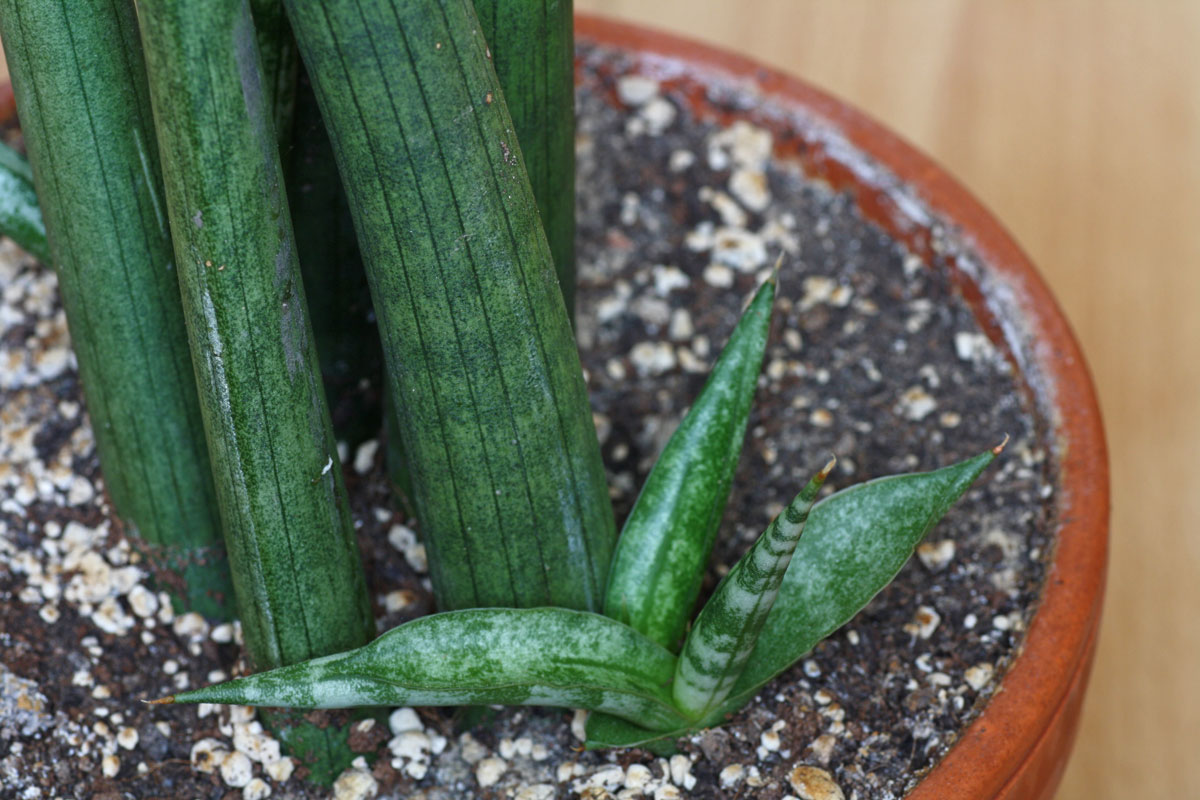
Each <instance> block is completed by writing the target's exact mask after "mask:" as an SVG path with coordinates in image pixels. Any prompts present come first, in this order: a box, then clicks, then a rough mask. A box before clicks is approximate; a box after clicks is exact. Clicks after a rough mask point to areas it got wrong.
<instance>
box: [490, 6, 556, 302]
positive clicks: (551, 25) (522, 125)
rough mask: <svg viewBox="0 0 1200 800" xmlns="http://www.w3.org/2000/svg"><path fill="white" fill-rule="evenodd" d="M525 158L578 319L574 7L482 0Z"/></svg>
mask: <svg viewBox="0 0 1200 800" xmlns="http://www.w3.org/2000/svg"><path fill="white" fill-rule="evenodd" d="M475 12H476V13H477V14H478V15H479V22H480V24H481V25H482V26H483V35H484V38H485V39H486V40H487V43H488V48H489V51H490V53H491V56H492V63H493V64H494V65H495V67H496V75H497V76H498V77H499V78H500V87H501V89H503V91H504V101H505V103H506V104H507V105H508V111H509V113H510V114H511V115H512V121H513V127H514V128H515V129H516V131H517V139H518V141H520V143H521V154H522V155H523V156H524V157H525V169H526V170H527V171H528V172H529V182H530V184H531V185H532V186H533V197H534V199H535V200H536V201H537V207H538V212H539V213H540V214H541V216H542V226H543V227H544V228H545V230H546V238H547V240H549V243H550V254H551V255H552V256H553V257H554V267H555V271H556V272H557V274H558V284H559V287H560V288H561V289H562V294H563V301H564V302H565V303H566V306H567V313H568V314H569V315H571V317H572V318H574V314H575V30H574V27H575V26H574V21H575V20H574V16H573V14H572V2H571V0H475Z"/></svg>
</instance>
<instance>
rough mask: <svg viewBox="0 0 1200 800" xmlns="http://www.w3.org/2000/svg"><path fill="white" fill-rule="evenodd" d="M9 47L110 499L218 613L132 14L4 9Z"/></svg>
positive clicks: (207, 502)
mask: <svg viewBox="0 0 1200 800" xmlns="http://www.w3.org/2000/svg"><path fill="white" fill-rule="evenodd" d="M0 37H2V39H3V42H4V50H5V54H6V55H7V57H8V66H9V69H10V71H11V73H12V79H13V87H14V90H15V93H16V98H17V107H18V110H19V112H20V118H21V124H22V128H23V131H24V134H25V142H26V144H27V146H28V149H29V156H30V161H31V163H32V165H33V172H34V178H35V180H36V184H37V189H38V196H39V197H40V199H41V201H42V210H43V213H44V214H45V221H46V227H47V228H48V231H49V237H50V249H51V253H52V255H53V261H54V264H55V267H56V269H57V271H58V281H59V289H60V292H61V294H62V300H63V306H64V308H65V309H66V313H67V324H68V326H69V327H70V331H71V339H72V342H73V343H74V346H75V354H76V356H77V359H78V362H79V372H80V376H81V378H82V381H83V388H84V394H85V397H86V400H87V407H88V413H89V415H90V417H91V421H92V427H93V429H94V431H95V436H96V449H97V451H98V453H99V455H100V463H101V466H102V468H103V472H104V481H105V485H106V487H107V489H108V493H109V495H110V496H111V498H112V502H113V506H114V508H115V509H116V512H117V514H118V516H120V517H121V519H122V520H124V521H125V523H126V525H127V529H129V530H131V531H132V532H133V533H136V534H137V535H138V536H140V537H143V539H144V540H145V541H146V542H147V543H149V544H150V547H149V548H148V550H149V552H148V555H149V556H150V557H151V560H152V562H162V563H165V565H166V566H168V567H170V568H172V569H174V570H176V571H178V572H179V573H181V574H182V576H183V579H184V582H185V583H186V589H184V590H183V591H182V592H180V595H181V596H182V599H183V601H184V603H185V604H186V605H188V606H189V607H191V608H194V609H196V610H199V611H201V612H203V613H205V614H209V615H215V616H222V615H224V614H225V613H226V612H225V611H224V606H223V604H224V600H225V599H227V598H228V595H230V594H231V591H230V588H229V579H228V570H227V568H226V566H225V563H224V553H223V548H222V546H221V543H220V542H221V534H220V527H219V523H218V520H217V515H216V503H215V496H214V492H213V486H212V478H211V473H210V470H209V459H208V453H207V451H206V448H205V444H204V432H203V429H202V427H201V424H200V414H199V407H198V404H197V399H196V386H195V378H194V377H193V371H192V363H191V357H190V356H189V353H188V345H187V334H186V332H185V329H184V322H183V313H182V310H181V308H180V302H179V287H178V282H177V280H176V276H175V264H174V257H173V253H172V249H171V239H170V234H169V232H168V229H167V220H166V212H165V210H164V209H163V206H162V179H161V177H160V172H159V161H158V151H157V150H156V148H155V146H154V125H153V122H152V119H151V113H150V100H149V97H148V94H147V87H146V78H145V74H144V66H143V60H142V49H141V44H140V43H139V42H138V39H137V21H136V19H135V16H134V10H133V5H132V4H131V3H129V2H126V1H125V0H116V2H111V3H103V4H99V5H97V6H95V7H89V8H88V9H87V11H86V13H81V11H80V8H79V7H78V5H77V4H75V3H70V2H67V1H66V0H3V1H2V2H0ZM170 588H172V589H179V587H178V586H175V585H174V583H172V584H171V586H170Z"/></svg>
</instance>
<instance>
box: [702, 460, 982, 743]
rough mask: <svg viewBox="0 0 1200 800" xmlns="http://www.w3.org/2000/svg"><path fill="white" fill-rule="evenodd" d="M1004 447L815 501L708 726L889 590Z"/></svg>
mask: <svg viewBox="0 0 1200 800" xmlns="http://www.w3.org/2000/svg"><path fill="white" fill-rule="evenodd" d="M1002 447H1003V445H1001V446H1000V447H996V448H995V449H993V450H988V451H986V452H984V453H981V454H979V455H977V456H975V457H974V458H970V459H967V460H965V461H960V462H959V463H957V464H953V465H951V466H949V467H944V468H942V469H939V470H934V471H933V472H917V473H909V474H905V475H893V476H890V477H886V478H877V479H876V480H873V481H867V482H866V483H860V484H858V485H857V486H852V487H851V488H849V489H845V490H843V491H840V492H838V493H837V494H833V495H830V496H829V497H827V498H825V499H824V500H822V501H821V502H820V503H817V505H815V506H814V507H813V510H812V513H811V514H809V517H808V526H807V528H806V530H805V534H804V537H803V538H802V539H801V540H800V543H799V545H797V547H796V552H795V554H794V555H793V556H792V563H791V566H789V567H788V571H787V574H786V575H785V576H784V578H783V585H782V586H781V587H780V589H779V595H778V597H777V598H776V599H775V606H774V608H772V610H771V613H770V614H769V615H768V616H767V621H766V623H765V624H764V625H763V629H762V632H761V633H760V634H759V637H758V645H757V646H756V647H755V648H754V652H752V653H751V654H750V659H749V661H747V663H746V668H745V671H743V672H742V675H741V677H740V678H739V679H738V682H737V684H736V685H735V686H734V688H733V691H732V693H731V695H730V699H729V701H728V702H727V703H725V705H724V707H723V708H722V709H720V710H719V712H718V714H716V715H715V716H716V720H714V719H713V718H712V717H710V719H709V720H708V721H709V722H710V724H711V723H712V722H714V721H719V720H720V719H721V718H722V717H723V716H724V714H725V713H728V712H730V711H735V710H737V709H738V708H741V706H742V705H744V704H745V703H746V701H747V700H749V699H750V698H751V697H752V696H753V695H754V693H755V692H756V691H758V688H759V687H760V686H762V685H763V684H764V683H766V682H767V681H769V680H771V678H774V677H775V676H776V675H778V674H779V673H780V672H782V671H783V670H785V669H787V668H788V667H790V666H791V665H792V664H794V663H795V662H796V661H797V660H798V659H799V658H800V657H801V656H803V655H804V654H805V653H807V652H808V651H809V650H811V649H812V648H813V647H814V646H815V645H816V644H817V642H819V641H821V640H822V639H824V638H825V637H826V636H828V635H829V634H831V633H833V632H834V631H835V630H837V629H838V628H840V627H841V626H842V625H844V624H846V623H847V622H849V621H850V619H851V618H852V617H853V616H854V615H855V614H857V613H858V612H859V610H860V609H862V607H863V606H865V605H866V604H867V603H869V602H870V601H871V598H873V597H874V596H875V595H876V594H878V593H879V592H880V591H881V590H882V589H883V588H884V587H885V586H887V585H888V583H890V582H891V580H892V578H894V577H895V576H896V573H898V572H899V571H900V568H901V567H903V566H904V564H905V562H906V561H908V559H909V557H910V556H912V554H913V550H914V549H915V548H916V546H917V544H918V543H920V541H921V539H923V538H924V537H925V534H926V533H928V532H929V529H930V528H932V527H933V526H934V524H935V523H936V522H937V521H938V520H939V519H941V518H942V516H943V515H944V514H945V513H946V511H947V510H948V509H949V508H950V506H951V505H953V504H954V502H955V501H956V500H958V498H960V497H962V495H963V493H964V492H966V490H967V489H968V488H969V487H970V485H971V484H972V483H973V482H974V481H975V479H976V478H977V477H979V474H980V473H981V472H983V470H984V469H985V468H986V467H987V466H988V465H989V464H991V463H992V461H993V459H995V457H996V456H997V455H999V453H1000V450H1001V449H1002Z"/></svg>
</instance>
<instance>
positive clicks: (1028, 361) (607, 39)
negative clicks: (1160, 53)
mask: <svg viewBox="0 0 1200 800" xmlns="http://www.w3.org/2000/svg"><path fill="white" fill-rule="evenodd" d="M576 34H577V36H579V37H580V38H583V39H588V40H591V41H594V42H596V43H597V44H600V45H605V46H609V47H614V48H619V49H622V50H625V51H626V52H628V53H629V54H630V55H631V56H632V57H633V58H634V59H635V61H636V65H637V69H638V71H640V72H643V73H645V74H649V75H653V76H656V77H660V78H663V79H664V80H668V81H669V80H671V79H673V78H678V77H682V76H686V77H687V78H688V79H690V80H692V81H696V82H701V83H705V84H715V85H722V86H736V87H738V88H739V89H742V90H748V91H750V92H752V93H754V94H756V95H758V96H759V97H761V99H762V101H763V104H764V105H767V104H769V105H771V106H772V107H774V108H775V109H782V110H783V111H784V112H786V113H788V114H790V115H794V118H793V119H790V120H788V121H786V122H790V123H791V124H793V125H798V126H799V127H800V128H801V129H802V130H801V131H800V133H801V136H802V138H804V139H806V140H808V141H807V142H806V146H812V150H813V151H814V152H809V153H808V154H807V155H806V156H804V157H803V158H802V159H801V160H802V161H803V162H804V166H805V168H806V169H809V170H812V168H813V167H814V166H815V167H816V170H817V172H818V173H819V174H821V177H832V178H833V180H832V182H833V183H834V184H835V185H838V186H839V188H841V185H852V186H855V187H858V188H864V189H866V190H867V192H866V194H872V195H873V196H874V200H873V201H872V204H873V207H872V208H870V209H864V211H866V212H867V213H868V215H869V216H871V217H872V218H873V219H874V221H876V222H879V223H881V224H882V225H883V226H884V227H885V228H886V229H888V230H889V231H890V232H892V233H894V234H896V235H899V236H900V237H901V238H902V239H904V240H905V241H906V242H907V243H909V244H910V245H915V246H916V247H917V249H918V250H919V249H921V247H922V242H921V241H920V240H919V237H918V238H917V239H914V238H913V234H914V230H913V228H914V225H915V226H916V227H920V226H922V225H923V226H924V227H925V228H926V229H927V228H928V227H929V225H931V224H934V223H937V224H942V225H946V226H948V227H949V228H951V229H954V230H957V231H958V232H959V235H960V237H961V239H962V241H963V242H964V243H965V245H966V253H965V256H966V257H967V260H968V262H969V263H966V264H964V263H959V265H958V266H959V268H960V270H962V269H964V267H965V268H967V269H966V271H969V272H971V273H972V274H970V275H969V276H968V277H967V281H968V283H969V284H970V285H971V286H974V287H975V289H977V290H978V291H979V295H978V297H976V298H974V299H975V300H976V301H977V302H975V303H973V305H975V306H976V312H977V315H978V316H980V318H981V322H983V324H984V327H985V328H991V330H990V331H989V332H990V333H992V334H993V335H994V336H996V335H998V336H1000V337H1001V338H1002V339H1003V340H1004V343H1005V344H1007V345H1008V346H1009V347H1010V349H1011V352H1012V354H1013V355H1014V356H1015V357H1016V361H1017V364H1018V366H1019V367H1020V368H1021V370H1022V372H1023V373H1024V374H1025V376H1026V380H1027V381H1028V383H1029V386H1030V387H1031V390H1032V394H1033V399H1034V402H1035V404H1036V405H1037V406H1038V407H1039V410H1040V412H1041V413H1042V415H1043V416H1044V417H1045V419H1046V423H1047V426H1048V428H1049V430H1048V431H1046V435H1045V437H1044V438H1045V439H1046V440H1047V441H1048V442H1049V443H1050V445H1051V447H1052V449H1053V450H1054V453H1055V457H1056V459H1057V464H1058V474H1057V490H1058V498H1059V506H1058V520H1057V526H1058V527H1057V531H1056V535H1057V539H1056V547H1055V552H1054V556H1053V560H1052V562H1051V563H1050V565H1049V567H1048V569H1047V574H1046V577H1045V585H1044V588H1043V594H1042V598H1041V602H1040V605H1039V606H1038V609H1037V612H1036V613H1035V615H1034V617H1033V621H1032V623H1031V625H1030V627H1029V630H1028V632H1027V635H1026V638H1025V642H1024V644H1023V645H1022V647H1021V650H1020V655H1019V657H1018V658H1016V659H1015V660H1014V662H1013V665H1012V667H1011V668H1010V669H1009V671H1008V672H1007V673H1006V674H1005V675H1004V677H1003V679H1002V682H1001V685H1000V687H999V689H998V690H997V691H996V693H995V694H994V695H993V696H992V698H991V700H990V701H989V702H988V704H987V706H986V707H985V708H984V711H983V713H982V714H981V715H980V716H979V717H978V718H976V719H975V721H974V722H972V723H971V725H969V726H968V727H967V729H966V730H965V731H964V732H963V733H962V735H961V736H960V738H959V740H958V742H957V743H956V744H955V745H954V746H953V747H951V748H950V750H949V752H948V753H947V754H946V756H945V757H944V758H943V759H942V760H941V761H940V762H939V763H938V764H937V765H936V766H935V767H934V768H933V769H931V770H930V771H929V773H927V774H926V775H925V776H924V777H923V778H922V780H921V782H920V784H919V785H918V786H917V787H916V788H914V789H913V790H912V791H911V792H910V793H909V794H908V798H909V800H935V798H945V797H972V798H974V797H979V798H986V797H995V796H997V795H1001V794H1003V793H1005V792H1006V791H1008V790H1010V789H1011V788H1012V787H1013V785H1014V784H1015V783H1016V782H1017V780H1018V778H1020V777H1021V775H1022V774H1023V773H1024V772H1026V771H1033V770H1036V769H1037V768H1036V766H1032V765H1031V762H1033V761H1035V760H1036V758H1035V757H1036V756H1037V755H1038V754H1039V748H1040V747H1041V746H1042V745H1043V744H1044V741H1043V740H1044V739H1047V738H1049V736H1050V732H1051V731H1052V730H1053V728H1054V727H1055V725H1056V723H1057V722H1058V718H1059V716H1060V715H1061V714H1062V713H1063V709H1064V707H1065V705H1066V703H1067V700H1068V696H1069V695H1070V694H1072V692H1077V691H1081V687H1080V685H1079V684H1080V682H1081V681H1083V682H1085V681H1086V679H1087V671H1088V667H1089V666H1090V661H1091V656H1092V653H1093V651H1094V647H1095V638H1096V629H1097V627H1098V625H1099V618H1100V610H1101V606H1102V602H1103V595H1104V580H1105V572H1106V566H1107V559H1108V515H1109V477H1108V456H1107V448H1106V444H1105V439H1104V429H1103V426H1102V423H1101V417H1100V410H1099V406H1098V404H1097V401H1096V394H1095V390H1094V388H1093V385H1092V380H1091V376H1090V375H1089V373H1088V369H1087V365H1086V363H1085V362H1084V359H1083V354H1082V352H1081V350H1080V347H1079V344H1078V342H1077V341H1076V339H1075V337H1074V335H1073V334H1072V332H1071V329H1070V326H1069V325H1068V323H1067V321H1066V319H1065V317H1064V316H1063V314H1062V311H1061V310H1060V308H1059V307H1058V304H1057V303H1056V301H1055V300H1054V298H1053V297H1052V296H1051V294H1050V291H1049V289H1048V288H1047V287H1046V285H1045V283H1044V282H1043V280H1042V279H1041V277H1040V276H1039V275H1038V273H1037V271H1036V270H1035V268H1034V267H1033V264H1032V263H1031V262H1030V261H1029V259H1028V257H1026V255H1025V254H1024V253H1023V252H1022V251H1021V249H1020V247H1019V246H1018V245H1017V244H1016V242H1015V241H1014V240H1013V239H1012V237H1011V236H1010V235H1009V234H1008V233H1007V231H1005V230H1004V228H1003V227H1002V226H1001V225H1000V224H999V223H998V222H997V221H996V220H995V219H994V218H993V217H992V216H991V214H989V213H988V212H987V210H986V209H984V207H983V206H982V205H981V204H980V203H979V202H978V201H977V200H976V199H975V198H974V197H973V196H972V195H971V194H970V193H969V192H968V191H967V190H966V189H965V188H963V187H962V186H961V185H960V184H959V183H958V182H957V181H955V180H954V179H953V178H951V177H950V176H949V175H948V174H947V172H946V171H945V170H943V169H942V168H941V167H939V166H938V165H937V164H935V163H934V162H933V161H932V160H931V159H930V158H929V157H927V156H925V155H923V154H921V153H920V152H918V151H917V150H916V149H915V148H914V147H912V146H911V145H909V144H907V143H906V142H904V141H903V140H902V139H900V138H899V137H898V136H896V135H895V134H893V133H891V132H890V131H888V130H887V129H885V128H884V127H883V126H882V125H880V124H879V123H877V122H875V121H874V120H872V119H871V118H869V117H868V116H866V115H865V114H863V113H861V112H860V111H858V110H856V109H854V108H852V107H850V106H849V105H847V104H845V103H843V102H842V101H840V100H838V99H836V98H834V97H832V96H830V95H828V94H826V93H824V92H822V91H820V90H818V89H815V88H813V87H812V86H810V85H808V84H806V83H804V82H803V81H800V80H798V79H795V78H791V77H789V76H786V75H783V74H780V73H779V72H778V71H776V70H773V69H771V68H768V67H765V66H763V65H762V64H759V63H757V62H755V61H753V60H751V59H748V58H745V57H742V56H739V55H736V54H732V53H728V52H724V51H721V50H719V49H716V48H714V47H710V46H707V45H704V44H700V43H697V42H694V41H689V40H686V39H682V38H679V37H676V36H672V35H669V34H664V33H660V32H658V31H652V30H647V29H645V28H640V27H637V26H633V25H629V24H625V23H619V22H614V21H611V20H606V19H602V18H598V17H593V16H589V15H577V16H576ZM689 99H691V100H692V102H693V104H698V105H700V106H704V105H705V102H706V101H705V98H695V97H692V98H689ZM701 110H702V111H703V110H708V111H711V109H701ZM717 113H718V115H720V112H717ZM734 116H737V115H734ZM879 167H883V170H882V171H881V170H880V169H879ZM914 203H915V204H916V205H914ZM922 217H924V219H922ZM924 244H925V245H926V246H927V245H928V241H927V240H926V241H925V242H924ZM976 265H978V266H982V269H979V270H978V271H976V270H977V266H976ZM967 288H968V289H969V288H970V287H969V286H968V287H967ZM969 299H971V298H969ZM1004 315H1013V316H1011V317H1007V318H1006V317H1005V316H1004ZM1053 780H1055V781H1057V776H1055V777H1054V778H1053Z"/></svg>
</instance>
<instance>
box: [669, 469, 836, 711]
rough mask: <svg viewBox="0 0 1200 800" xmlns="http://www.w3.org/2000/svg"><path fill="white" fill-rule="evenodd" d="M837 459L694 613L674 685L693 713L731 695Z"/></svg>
mask: <svg viewBox="0 0 1200 800" xmlns="http://www.w3.org/2000/svg"><path fill="white" fill-rule="evenodd" d="M835 463H837V459H833V460H831V461H830V462H829V463H828V464H826V465H825V467H824V468H823V469H822V470H821V471H820V472H818V473H817V474H816V476H814V477H813V479H812V480H810V481H809V482H808V484H807V485H806V486H805V487H804V488H803V489H802V490H801V491H800V494H798V495H796V498H795V499H794V500H792V502H791V503H790V504H789V505H788V507H787V508H785V509H784V510H783V512H782V513H780V514H779V516H777V517H775V519H774V520H772V521H771V524H770V525H768V526H767V529H766V530H765V531H763V533H762V535H761V536H759V538H758V541H757V542H755V543H754V546H753V547H751V548H750V550H749V552H747V553H746V554H745V555H744V556H742V557H741V558H740V559H739V560H738V562H737V563H736V564H734V565H733V569H731V570H730V571H729V574H728V575H726V576H725V578H724V580H722V581H721V584H720V585H719V586H717V590H716V591H715V592H714V593H713V596H712V597H711V598H710V599H709V601H708V603H706V604H705V606H704V609H703V610H702V611H701V612H700V616H699V617H697V618H696V622H695V624H694V625H693V626H692V630H691V632H690V633H689V634H688V637H687V641H686V642H685V643H684V645H683V652H682V653H681V654H680V655H679V663H678V664H677V665H676V667H675V685H674V687H673V688H672V693H673V696H674V698H675V705H676V707H678V708H679V710H680V711H682V712H683V713H685V714H687V715H688V716H689V717H691V718H693V719H700V718H702V717H704V716H705V715H706V714H707V713H708V712H709V711H711V710H712V709H713V708H715V707H717V706H719V705H721V703H722V702H723V701H724V700H725V698H726V697H728V696H729V692H730V690H731V689H733V685H734V683H735V682H736V681H737V679H738V676H740V675H741V673H742V668H743V667H745V666H746V660H747V659H748V658H749V657H750V652H751V651H752V650H753V649H754V645H755V643H756V642H757V640H758V635H759V631H761V630H762V627H763V624H764V623H765V622H766V620H767V614H768V613H770V611H771V606H772V605H773V604H774V603H775V596H776V594H778V592H779V586H780V584H781V583H782V582H783V575H784V573H785V572H786V571H787V568H788V564H789V563H790V562H791V560H792V553H793V552H794V551H795V549H796V544H797V543H798V542H799V541H800V534H801V533H803V532H804V523H805V520H807V519H808V513H809V509H811V508H812V505H813V503H814V502H816V499H817V494H818V493H819V492H820V491H821V487H822V486H823V485H824V484H825V479H826V478H827V477H829V473H830V472H831V471H832V470H833V465H834V464H835Z"/></svg>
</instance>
